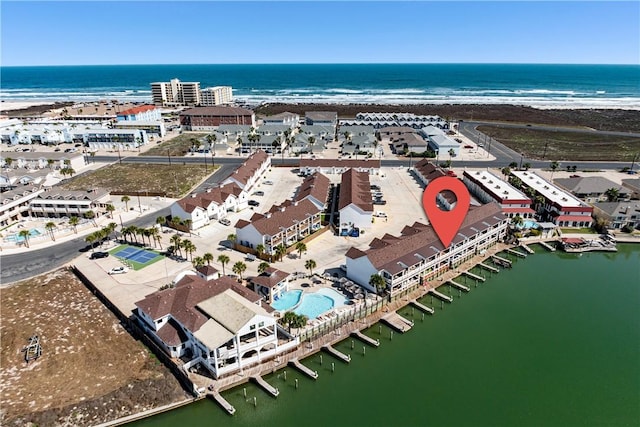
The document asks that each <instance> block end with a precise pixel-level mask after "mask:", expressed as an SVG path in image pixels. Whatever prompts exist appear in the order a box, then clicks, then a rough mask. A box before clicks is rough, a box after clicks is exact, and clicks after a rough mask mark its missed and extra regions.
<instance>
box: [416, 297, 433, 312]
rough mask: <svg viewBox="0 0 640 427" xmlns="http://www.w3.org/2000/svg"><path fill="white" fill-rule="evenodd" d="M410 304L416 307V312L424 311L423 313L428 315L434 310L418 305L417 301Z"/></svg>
mask: <svg viewBox="0 0 640 427" xmlns="http://www.w3.org/2000/svg"><path fill="white" fill-rule="evenodd" d="M411 304H412V305H414V306H416V307H417V308H418V310H420V311H424V312H425V313H429V314H433V313H435V310H434V309H433V308H431V307H427V306H426V305H424V304H421V303H419V302H418V301H417V300H413V301H411Z"/></svg>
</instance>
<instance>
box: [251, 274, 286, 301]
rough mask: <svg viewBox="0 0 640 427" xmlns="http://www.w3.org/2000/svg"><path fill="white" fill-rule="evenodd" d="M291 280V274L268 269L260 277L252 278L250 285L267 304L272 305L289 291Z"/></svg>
mask: <svg viewBox="0 0 640 427" xmlns="http://www.w3.org/2000/svg"><path fill="white" fill-rule="evenodd" d="M290 280H291V274H290V273H287V272H286V271H282V270H278V269H277V268H274V267H268V268H267V269H266V270H265V271H264V272H263V273H260V274H259V275H258V276H255V277H250V278H249V283H250V284H251V286H252V287H253V291H254V292H255V293H257V294H258V295H260V296H261V297H262V298H263V300H264V301H265V303H267V304H271V303H272V302H274V301H276V300H278V299H279V298H280V297H281V296H282V294H283V293H285V292H287V291H288V290H289V281H290Z"/></svg>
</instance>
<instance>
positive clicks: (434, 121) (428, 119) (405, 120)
mask: <svg viewBox="0 0 640 427" xmlns="http://www.w3.org/2000/svg"><path fill="white" fill-rule="evenodd" d="M349 124H350V125H368V126H373V127H374V128H375V129H381V128H384V127H388V126H402V127H409V128H411V129H421V128H423V127H426V126H436V127H439V128H440V129H448V128H449V124H448V123H447V122H446V121H445V120H443V119H442V118H440V117H439V116H420V115H416V114H413V113H358V114H356V117H355V118H354V119H341V120H340V125H349Z"/></svg>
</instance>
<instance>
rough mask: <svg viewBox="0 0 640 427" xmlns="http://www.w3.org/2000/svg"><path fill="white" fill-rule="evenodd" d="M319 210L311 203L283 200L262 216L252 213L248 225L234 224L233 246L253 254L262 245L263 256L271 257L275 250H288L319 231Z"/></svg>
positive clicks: (243, 223)
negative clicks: (234, 238) (238, 246)
mask: <svg viewBox="0 0 640 427" xmlns="http://www.w3.org/2000/svg"><path fill="white" fill-rule="evenodd" d="M321 213H322V210H321V209H318V207H316V205H315V204H313V202H312V201H311V200H308V199H304V200H301V201H299V202H293V201H290V200H286V201H285V202H283V203H282V204H280V205H274V206H272V207H271V209H270V210H269V211H268V212H265V213H264V214H260V213H257V212H256V213H255V214H253V216H252V217H251V218H250V220H249V221H246V220H243V219H241V220H239V221H238V222H237V223H236V244H238V245H240V246H244V247H246V248H249V249H252V250H255V249H256V247H257V246H258V245H263V246H264V248H265V250H264V253H265V254H267V255H275V253H276V247H277V246H279V245H284V246H285V247H289V246H291V245H293V244H294V243H296V242H298V241H299V240H302V239H303V238H305V237H306V236H308V235H310V234H312V233H313V232H315V231H318V230H319V229H320V228H321V217H320V214H321Z"/></svg>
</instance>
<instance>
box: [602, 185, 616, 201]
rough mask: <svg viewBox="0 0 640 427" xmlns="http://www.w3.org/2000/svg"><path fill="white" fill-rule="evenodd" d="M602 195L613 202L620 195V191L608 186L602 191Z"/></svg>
mask: <svg viewBox="0 0 640 427" xmlns="http://www.w3.org/2000/svg"><path fill="white" fill-rule="evenodd" d="M604 195H605V196H607V200H608V201H609V202H615V201H616V200H618V197H619V196H620V191H619V190H618V189H617V188H609V189H608V190H607V191H605V192H604Z"/></svg>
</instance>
